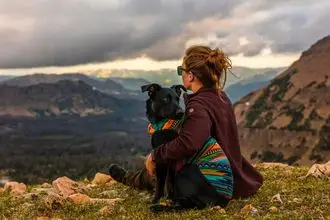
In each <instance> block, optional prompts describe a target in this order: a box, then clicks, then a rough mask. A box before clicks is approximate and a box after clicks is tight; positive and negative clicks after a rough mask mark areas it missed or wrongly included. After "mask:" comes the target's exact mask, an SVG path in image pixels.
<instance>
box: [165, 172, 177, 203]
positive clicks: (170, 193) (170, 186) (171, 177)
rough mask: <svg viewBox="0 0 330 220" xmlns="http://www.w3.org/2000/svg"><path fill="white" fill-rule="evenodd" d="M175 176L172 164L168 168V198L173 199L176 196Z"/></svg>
mask: <svg viewBox="0 0 330 220" xmlns="http://www.w3.org/2000/svg"><path fill="white" fill-rule="evenodd" d="M174 178H175V169H174V168H173V167H172V166H168V168H167V179H166V191H167V199H170V200H173V198H174Z"/></svg>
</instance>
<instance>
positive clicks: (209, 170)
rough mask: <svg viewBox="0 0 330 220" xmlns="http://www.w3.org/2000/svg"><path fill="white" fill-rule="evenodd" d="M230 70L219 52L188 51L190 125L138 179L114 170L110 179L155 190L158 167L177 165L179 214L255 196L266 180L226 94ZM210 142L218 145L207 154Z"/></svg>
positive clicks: (152, 157) (185, 77) (183, 69)
mask: <svg viewBox="0 0 330 220" xmlns="http://www.w3.org/2000/svg"><path fill="white" fill-rule="evenodd" d="M229 68H231V63H230V60H229V59H228V57H226V56H225V55H224V53H223V52H222V51H221V50H219V49H215V50H212V49H210V48H209V47H206V46H192V47H190V48H188V49H187V50H186V52H185V56H184V59H183V63H182V66H180V67H178V74H179V75H181V76H182V82H183V85H184V87H185V88H187V89H188V90H191V91H192V92H193V93H192V94H189V95H186V96H185V104H186V113H185V117H186V119H185V121H184V123H183V125H182V128H181V130H180V133H179V136H178V137H177V138H176V139H174V140H173V141H171V142H169V143H167V144H164V145H162V146H160V147H159V148H157V149H154V150H153V151H152V152H151V153H150V154H149V156H148V158H147V161H146V168H145V169H143V170H141V171H139V172H137V173H135V174H134V173H127V172H126V171H124V170H123V169H122V168H120V167H119V166H117V165H113V166H111V167H110V170H109V171H110V175H112V176H113V177H114V178H115V179H117V180H120V182H123V183H126V184H128V185H132V186H137V187H139V188H142V189H148V188H152V187H153V185H154V184H153V178H152V176H153V175H154V172H155V163H173V161H175V162H176V164H177V165H176V167H177V175H176V180H175V192H176V196H175V199H174V201H175V202H176V204H177V206H176V208H177V207H179V208H196V207H197V208H204V207H206V206H210V205H220V206H222V207H225V206H226V205H227V203H228V201H229V200H231V199H235V198H244V197H249V196H251V195H253V194H255V193H256V192H257V190H258V189H259V188H260V186H261V185H262V183H263V178H262V176H261V175H260V174H259V173H258V172H257V171H256V170H255V169H254V168H253V167H252V166H251V164H249V163H248V162H247V160H246V159H245V158H243V156H242V155H241V151H240V145H239V140H238V132H237V125H236V120H235V114H234V111H233V107H232V104H231V102H230V100H229V99H228V97H227V96H226V94H225V93H224V92H223V91H222V88H223V86H224V84H225V81H226V74H227V70H228V69H229ZM221 81H223V84H222V86H221V87H220V82H221ZM209 138H214V139H215V140H216V143H214V144H215V145H212V146H213V148H212V147H209V148H208V149H207V150H205V149H206V148H207V147H206V148H205V145H206V144H205V143H206V142H207V140H209ZM214 146H216V147H214ZM211 154H212V155H211ZM193 158H194V159H193ZM196 158H197V159H196ZM192 161H195V162H192ZM173 208H174V206H173Z"/></svg>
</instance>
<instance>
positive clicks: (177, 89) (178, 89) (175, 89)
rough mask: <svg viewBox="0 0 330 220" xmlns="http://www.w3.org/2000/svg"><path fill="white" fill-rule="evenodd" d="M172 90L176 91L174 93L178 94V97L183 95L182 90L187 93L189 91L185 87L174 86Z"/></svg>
mask: <svg viewBox="0 0 330 220" xmlns="http://www.w3.org/2000/svg"><path fill="white" fill-rule="evenodd" d="M171 89H174V91H175V92H176V94H178V96H180V95H181V89H182V90H183V91H185V92H187V89H186V88H185V87H184V86H183V85H173V86H171Z"/></svg>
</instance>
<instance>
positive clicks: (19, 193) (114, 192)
mask: <svg viewBox="0 0 330 220" xmlns="http://www.w3.org/2000/svg"><path fill="white" fill-rule="evenodd" d="M256 167H257V169H258V170H260V172H261V173H262V174H263V175H264V177H265V182H264V185H263V186H262V188H261V189H260V191H259V193H258V194H257V195H255V196H254V197H252V198H249V199H240V200H233V201H231V202H230V203H229V205H228V206H227V207H226V209H221V208H220V207H213V208H206V209H203V210H191V211H186V212H179V213H165V214H159V215H154V214H151V213H150V211H149V209H148V206H149V205H148V202H149V201H150V200H151V197H152V194H151V193H150V192H145V191H138V190H135V189H132V188H129V187H126V186H124V185H122V184H119V183H117V182H116V181H114V180H112V178H111V177H110V176H108V175H105V174H101V173H98V174H96V175H95V178H94V179H93V180H92V181H89V180H87V179H86V180H85V181H83V182H75V181H73V180H71V179H69V178H67V177H61V178H58V179H56V180H54V181H53V182H52V184H49V183H44V184H42V185H35V186H26V185H25V184H23V183H17V182H8V183H6V185H5V186H4V188H0V219H39V220H41V219H45V220H46V219H53V220H55V219H57V220H59V219H151V218H152V219H171V220H173V219H220V218H223V219H330V161H329V162H328V163H327V164H323V165H313V167H311V168H308V167H298V166H288V165H285V164H278V163H260V164H257V165H256ZM163 202H166V201H163Z"/></svg>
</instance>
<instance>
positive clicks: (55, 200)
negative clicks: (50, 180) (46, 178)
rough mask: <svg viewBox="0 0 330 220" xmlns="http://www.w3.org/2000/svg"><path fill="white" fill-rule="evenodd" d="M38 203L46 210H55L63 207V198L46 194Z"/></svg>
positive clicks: (50, 193) (54, 194) (55, 194)
mask: <svg viewBox="0 0 330 220" xmlns="http://www.w3.org/2000/svg"><path fill="white" fill-rule="evenodd" d="M40 201H41V202H42V203H44V204H45V205H46V207H47V208H49V209H52V210H56V209H58V208H60V207H62V206H63V205H64V203H65V198H63V196H61V195H59V194H57V193H53V192H48V194H47V195H44V196H42V197H41V199H40Z"/></svg>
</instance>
